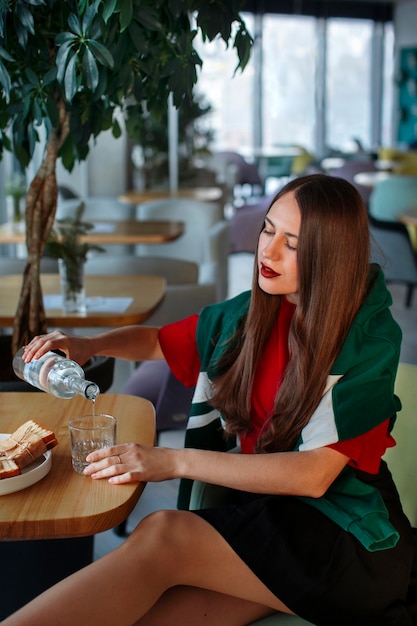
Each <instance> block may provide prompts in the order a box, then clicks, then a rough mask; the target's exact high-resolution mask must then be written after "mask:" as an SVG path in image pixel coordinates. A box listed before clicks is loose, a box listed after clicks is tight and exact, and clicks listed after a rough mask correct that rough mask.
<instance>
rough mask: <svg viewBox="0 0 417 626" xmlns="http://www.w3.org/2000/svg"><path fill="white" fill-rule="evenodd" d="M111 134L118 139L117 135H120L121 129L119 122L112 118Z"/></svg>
mask: <svg viewBox="0 0 417 626" xmlns="http://www.w3.org/2000/svg"><path fill="white" fill-rule="evenodd" d="M112 134H113V137H114V138H115V139H118V138H119V137H121V136H122V129H121V127H120V124H119V122H118V121H117V120H114V122H113V127H112Z"/></svg>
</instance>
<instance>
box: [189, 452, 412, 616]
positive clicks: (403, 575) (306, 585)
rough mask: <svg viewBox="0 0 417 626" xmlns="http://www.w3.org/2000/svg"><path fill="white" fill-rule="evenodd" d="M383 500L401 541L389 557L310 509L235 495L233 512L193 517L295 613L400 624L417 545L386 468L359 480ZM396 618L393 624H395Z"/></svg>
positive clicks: (293, 501)
mask: <svg viewBox="0 0 417 626" xmlns="http://www.w3.org/2000/svg"><path fill="white" fill-rule="evenodd" d="M358 477H360V478H361V479H363V480H366V482H368V483H369V482H372V484H374V485H375V486H376V487H377V488H378V489H379V490H380V492H381V494H382V497H383V498H384V501H385V504H386V506H387V509H388V511H389V515H390V520H391V522H392V524H393V525H394V527H395V528H396V529H397V530H398V531H399V533H400V540H399V542H398V543H397V545H396V546H395V547H394V548H392V549H389V550H380V551H377V552H369V551H368V550H366V548H364V547H363V546H362V544H361V543H359V542H358V541H357V540H356V539H355V537H354V536H353V535H351V534H350V533H348V532H346V531H344V530H343V529H342V528H340V527H339V526H338V525H337V524H335V523H334V522H332V521H331V520H330V519H329V518H328V517H326V516H325V515H324V514H323V513H321V512H320V511H318V510H316V509H315V508H313V507H312V506H310V505H309V504H307V503H306V502H303V501H301V500H299V499H298V498H295V497H289V496H265V495H259V494H248V493H244V492H238V491H233V492H231V493H232V494H233V495H232V496H231V502H230V504H227V505H225V506H220V507H217V508H210V509H203V510H199V511H194V512H195V513H196V514H198V515H200V516H201V517H202V518H204V519H205V520H206V521H208V522H209V523H210V524H211V525H212V526H213V527H214V528H215V529H216V530H217V531H218V532H219V533H220V534H221V535H222V536H223V537H224V538H225V539H226V541H227V542H228V543H229V544H230V546H231V547H232V548H233V550H234V551H235V552H236V553H237V554H238V555H239V557H240V558H241V559H242V560H243V561H244V562H245V563H246V564H247V565H248V566H249V567H250V569H251V570H252V571H253V572H254V574H256V576H257V577H258V578H259V579H260V580H261V581H262V582H263V583H264V584H265V585H266V586H267V587H268V588H269V589H270V590H271V591H272V592H273V593H274V595H275V596H276V597H277V598H279V599H280V600H281V601H282V602H284V604H286V605H287V606H288V607H289V608H290V609H291V610H292V611H293V612H294V613H296V614H297V615H299V616H301V617H303V618H304V619H306V620H308V621H310V622H312V623H313V624H317V625H318V626H370V625H375V626H376V625H377V626H383V624H396V623H398V624H399V625H401V626H405V625H406V624H407V623H408V622H407V621H406V619H405V618H404V619H402V618H401V617H400V618H399V620H400V621H398V622H395V621H394V618H393V616H394V615H395V614H396V612H398V614H400V613H402V611H403V610H404V609H403V602H404V600H405V598H406V594H407V588H408V583H409V578H410V570H411V564H412V560H413V555H414V550H415V540H414V535H413V532H412V529H411V527H410V524H409V522H408V520H407V518H406V517H405V515H404V514H403V512H402V508H401V504H400V501H399V497H398V493H397V490H396V489H395V486H394V484H393V482H392V479H391V475H390V473H389V471H388V470H387V467H386V465H385V463H383V464H382V465H381V471H380V473H379V474H378V476H370V475H369V474H363V473H360V472H358ZM388 615H390V616H391V617H388Z"/></svg>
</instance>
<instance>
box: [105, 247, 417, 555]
mask: <svg viewBox="0 0 417 626" xmlns="http://www.w3.org/2000/svg"><path fill="white" fill-rule="evenodd" d="M229 268H230V274H229V275H230V290H229V295H230V296H233V295H236V294H237V293H240V292H241V291H243V290H244V289H249V288H250V285H251V276H252V268H253V255H251V254H246V253H240V254H234V255H231V256H230V265H229ZM390 290H391V293H392V295H393V299H394V304H393V306H392V313H393V315H394V317H395V319H396V320H397V321H398V323H399V324H400V326H401V328H402V331H403V343H402V351H401V361H403V362H405V363H415V364H417V294H415V297H414V302H413V304H412V306H411V307H410V308H409V309H406V308H405V306H404V300H405V288H404V287H402V286H399V285H393V286H390ZM129 373H130V365H129V363H127V362H126V361H120V362H118V363H117V366H116V375H115V382H114V384H113V386H112V388H111V389H110V392H113V393H117V392H118V391H120V389H121V385H122V383H123V381H124V380H125V379H126V377H127V376H129ZM416 382H417V381H416ZM183 436H184V434H183V432H182V431H170V432H166V433H162V434H161V436H160V445H162V446H164V445H166V446H171V447H181V446H182V444H183ZM177 489H178V481H176V480H173V481H168V482H165V483H150V484H148V485H147V486H146V488H145V491H144V493H143V494H142V497H141V498H140V500H139V502H138V504H137V505H136V507H135V509H134V510H133V512H132V513H131V515H130V516H129V519H128V526H127V530H128V532H129V531H130V530H132V529H133V528H134V527H135V526H136V524H137V523H138V522H139V521H140V520H141V519H142V518H143V517H144V516H145V515H148V513H151V512H152V511H155V510H158V509H162V508H165V509H174V508H175V507H176V496H177ZM122 541H123V539H121V538H119V537H117V536H116V534H115V533H114V532H113V531H112V530H109V531H107V532H104V533H100V534H99V535H97V536H96V539H95V557H96V558H99V557H100V556H103V555H104V554H106V553H107V552H108V551H110V550H112V549H114V548H115V547H117V546H118V545H120V544H121V543H122Z"/></svg>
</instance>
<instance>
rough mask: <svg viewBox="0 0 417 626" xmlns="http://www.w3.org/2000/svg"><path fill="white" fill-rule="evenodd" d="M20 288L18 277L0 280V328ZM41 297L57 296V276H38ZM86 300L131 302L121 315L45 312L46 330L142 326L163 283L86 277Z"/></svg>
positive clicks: (133, 278)
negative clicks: (128, 325) (127, 298)
mask: <svg viewBox="0 0 417 626" xmlns="http://www.w3.org/2000/svg"><path fill="white" fill-rule="evenodd" d="M21 287H22V276H21V275H20V274H12V275H8V276H0V293H1V299H0V326H3V327H4V326H12V325H13V322H14V318H15V314H16V307H17V303H18V299H19V295H20V290H21ZM41 287H42V293H43V295H44V296H45V295H46V294H59V293H60V282H59V274H58V273H57V274H41ZM85 287H86V297H87V298H89V297H91V298H123V297H129V298H133V301H132V303H131V304H130V306H129V307H128V308H127V309H126V310H125V311H122V312H120V311H116V310H114V311H111V310H109V311H105V312H102V311H100V310H89V309H88V306H87V312H86V313H67V312H65V311H63V310H62V309H46V311H45V312H46V321H47V324H48V326H49V327H59V328H85V327H93V326H99V327H112V326H115V327H116V326H126V325H127V324H142V323H143V322H145V321H146V320H147V319H148V318H149V317H150V316H151V314H152V313H153V312H154V311H155V309H156V308H157V307H158V305H159V303H160V302H161V301H162V299H163V297H164V294H165V288H166V280H165V278H163V277H161V276H137V275H126V276H125V275H123V276H122V275H120V274H114V275H98V276H95V275H94V276H93V275H91V276H90V275H86V276H85Z"/></svg>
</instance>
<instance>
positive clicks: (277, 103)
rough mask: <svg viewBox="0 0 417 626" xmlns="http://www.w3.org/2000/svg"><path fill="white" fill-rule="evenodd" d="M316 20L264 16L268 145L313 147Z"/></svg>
mask: <svg viewBox="0 0 417 626" xmlns="http://www.w3.org/2000/svg"><path fill="white" fill-rule="evenodd" d="M315 49H316V40H315V20H314V18H310V17H301V16H298V17H293V16H284V15H265V17H264V22H263V75H262V76H263V90H262V93H263V102H262V122H263V124H262V126H263V143H264V145H265V146H274V145H276V144H297V145H301V146H303V147H304V148H307V149H308V150H313V149H314V127H315V90H314V77H315V59H316V54H315Z"/></svg>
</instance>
